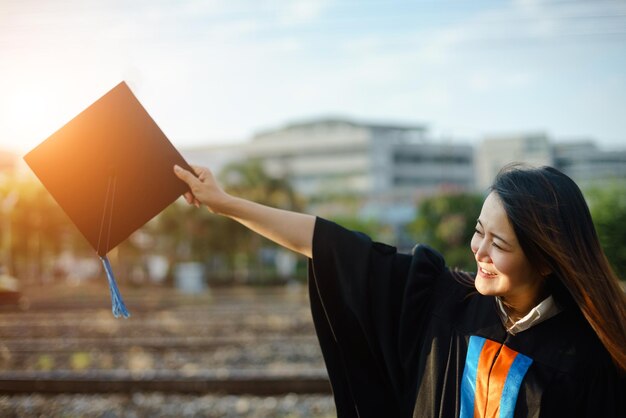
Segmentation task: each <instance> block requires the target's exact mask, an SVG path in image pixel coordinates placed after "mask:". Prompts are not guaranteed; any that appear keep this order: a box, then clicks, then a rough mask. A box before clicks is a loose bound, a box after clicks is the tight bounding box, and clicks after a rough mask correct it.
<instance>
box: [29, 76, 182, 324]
mask: <svg viewBox="0 0 626 418" xmlns="http://www.w3.org/2000/svg"><path fill="white" fill-rule="evenodd" d="M24 159H25V160H26V163H28V165H29V166H30V168H31V169H32V170H33V171H34V172H35V174H36V175H37V177H38V178H39V180H41V182H42V183H43V185H44V186H45V187H46V189H48V191H49V192H50V194H51V195H52V196H53V197H54V199H55V200H56V201H57V203H58V204H59V205H60V206H61V208H63V210H64V211H65V212H66V213H67V215H68V216H69V217H70V219H71V220H72V222H74V224H75V225H76V226H77V227H78V229H79V230H80V232H81V233H82V234H83V235H84V236H85V238H86V239H87V241H89V243H90V244H91V246H92V247H93V248H94V250H95V251H96V252H97V253H98V255H99V256H100V259H101V260H102V264H103V266H104V269H105V271H106V273H107V278H108V280H109V286H110V288H111V297H112V304H113V308H112V310H113V314H114V315H115V316H116V317H118V316H120V315H123V316H124V317H128V316H129V314H128V311H127V310H126V307H125V305H124V302H123V301H122V298H121V296H120V294H119V290H118V289H117V285H116V283H115V278H114V276H113V272H112V270H111V265H110V263H109V260H108V258H107V257H106V254H107V252H109V250H111V249H112V248H114V247H115V246H117V245H118V244H119V243H120V242H122V241H123V240H125V239H126V238H127V237H128V236H129V235H131V234H132V233H133V232H135V231H136V230H137V229H138V228H140V227H141V226H142V225H144V224H145V223H146V222H148V221H149V220H150V219H152V218H153V217H154V216H156V215H157V214H158V213H159V212H161V211H162V210H163V209H165V207H167V206H168V205H170V204H171V203H172V202H173V201H174V200H176V199H177V198H178V197H179V196H180V195H181V194H183V193H184V192H185V191H186V190H187V188H188V187H187V185H186V184H185V183H183V182H182V181H180V180H179V179H178V178H177V177H176V176H175V175H174V173H173V171H172V166H173V165H174V164H178V165H179V166H181V167H185V168H187V169H188V170H190V167H189V165H188V164H187V163H186V162H185V160H184V159H183V157H182V156H181V155H180V154H179V153H178V151H177V150H176V149H175V148H174V146H173V145H172V144H171V143H170V142H169V140H168V139H167V137H166V136H165V134H164V133H163V132H162V131H161V129H159V127H158V126H157V124H156V123H155V122H154V120H153V119H152V118H151V117H150V115H149V114H148V113H147V112H146V110H145V109H144V108H143V106H142V105H141V103H139V101H138V100H137V98H136V97H135V96H134V95H133V93H132V92H131V90H130V89H129V88H128V86H127V85H126V83H124V82H121V83H120V84H118V85H117V86H115V87H114V88H113V89H112V90H111V91H109V92H108V93H106V94H105V95H104V96H102V97H101V98H100V99H98V100H97V101H96V102H95V103H93V104H92V105H91V106H89V107H88V108H87V109H85V110H84V111H82V112H81V113H80V114H79V115H78V116H76V117H75V118H74V119H72V120H71V121H70V122H68V123H67V124H66V125H65V126H63V127H62V128H61V129H59V130H58V131H56V132H55V133H54V134H52V135H51V136H50V137H49V138H47V139H46V140H45V141H44V142H42V143H41V144H40V145H38V146H37V147H35V148H34V149H33V150H32V151H30V152H29V153H28V154H26V156H25V157H24ZM191 171H192V172H193V170H191Z"/></svg>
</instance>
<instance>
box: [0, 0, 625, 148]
mask: <svg viewBox="0 0 626 418" xmlns="http://www.w3.org/2000/svg"><path fill="white" fill-rule="evenodd" d="M121 80H126V81H127V82H128V84H129V85H130V86H131V88H132V89H133V90H134V92H135V94H136V95H137V96H138V98H139V99H140V100H141V102H142V103H143V104H144V106H145V107H146V109H147V110H148V112H149V113H150V114H151V115H152V116H153V118H154V119H155V120H156V122H157V123H158V124H159V126H160V127H161V128H162V129H163V131H164V132H165V133H166V134H167V135H168V137H169V138H170V140H171V141H172V142H173V143H174V144H175V145H176V146H178V147H181V148H183V147H188V146H195V145H201V144H215V143H228V142H234V141H241V140H245V139H247V138H249V137H250V136H251V135H252V134H253V133H254V132H256V131H258V130H263V129H268V128H274V127H280V126H281V125H283V124H285V123H289V122H293V121H298V120H306V119H313V118H316V117H320V116H329V115H330V116H346V117H350V118H354V119H357V120H374V121H384V122H400V123H416V124H425V125H427V126H429V127H430V129H431V130H432V131H433V133H434V134H435V136H437V137H440V136H442V137H453V138H456V139H459V140H467V141H475V140H479V139H480V138H482V137H483V136H485V135H497V134H506V133H520V132H522V133H523V132H533V133H534V132H545V133H547V134H548V135H550V136H551V137H553V138H557V139H572V138H593V139H595V140H597V141H598V142H599V143H601V144H603V145H604V146H606V147H626V117H625V116H626V1H625V0H595V1H585V0H543V1H541V0H519V1H483V0H473V1H469V0H463V1H461V0H456V1H454V0H449V1H444V0H442V1H436V0H430V1H427V0H422V1H420V0H412V1H404V0H403V1H394V0H386V1H385V0H362V1H356V0H344V1H339V0H336V1H333V0H271V1H270V0H246V1H243V0H228V1H224V0H213V1H210V0H195V1H175V0H137V1H123V0H112V1H94V0H65V1H59V0H47V1H36V0H0V148H9V149H12V150H15V151H17V152H19V153H24V152H26V151H28V150H29V149H31V148H32V147H34V146H35V145H36V144H38V143H39V142H41V141H42V140H43V139H45V138H46V137H47V136H49V135H50V134H52V133H53V132H54V131H55V130H57V129H58V128H60V127H61V126H62V125H63V124H65V123H66V122H68V121H69V120H70V119H71V118H72V117H73V116H75V115H76V114H78V113H79V112H80V111H81V110H82V109H84V108H85V107H86V106H88V105H89V104H90V103H92V102H93V101H94V100H95V99H97V98H98V97H100V96H101V95H102V94H104V93H106V91H108V90H109V89H110V88H112V87H113V86H114V85H116V84H117V83H118V82H120V81H121Z"/></svg>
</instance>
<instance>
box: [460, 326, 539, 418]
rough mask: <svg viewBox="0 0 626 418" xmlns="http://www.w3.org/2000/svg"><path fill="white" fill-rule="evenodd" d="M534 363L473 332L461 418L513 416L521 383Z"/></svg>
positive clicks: (464, 377)
mask: <svg viewBox="0 0 626 418" xmlns="http://www.w3.org/2000/svg"><path fill="white" fill-rule="evenodd" d="M532 362H533V360H532V359H531V358H529V357H527V356H525V355H523V354H520V353H518V352H517V351H514V350H512V349H510V348H509V347H507V346H505V345H503V344H501V343H498V342H496V341H491V340H488V339H486V338H483V337H477V336H475V335H472V336H471V337H470V339H469V345H468V348H467V356H466V358H465V370H464V371H463V379H462V381H461V413H460V415H459V416H460V418H472V417H473V418H486V417H489V418H491V417H501V418H513V413H514V411H515V402H516V401H517V395H518V393H519V389H520V386H521V384H522V381H523V380H524V376H525V375H526V372H527V371H528V368H529V367H530V365H531V364H532Z"/></svg>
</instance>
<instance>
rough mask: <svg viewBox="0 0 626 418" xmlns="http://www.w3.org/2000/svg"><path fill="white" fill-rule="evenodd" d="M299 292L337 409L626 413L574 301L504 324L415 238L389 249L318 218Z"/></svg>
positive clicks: (618, 378) (355, 412)
mask: <svg viewBox="0 0 626 418" xmlns="http://www.w3.org/2000/svg"><path fill="white" fill-rule="evenodd" d="M309 294H310V301H311V310H312V315H313V320H314V323H315V329H316V332H317V335H318V338H319V341H320V345H321V348H322V353H323V355H324V360H325V363H326V367H327V370H328V374H329V377H330V381H331V385H332V388H333V395H334V398H335V404H336V407H337V415H338V416H339V417H342V418H348V417H360V418H366V417H376V418H381V417H411V416H414V417H458V416H461V417H463V418H465V417H472V416H500V417H604V418H610V417H622V418H623V417H626V406H625V398H626V382H625V379H624V378H623V377H622V375H620V374H619V373H618V370H617V368H616V367H615V366H614V364H613V363H612V362H611V359H610V356H609V355H608V352H607V351H606V350H605V349H604V347H603V346H602V344H601V343H600V342H599V340H598V338H597V337H596V335H595V333H594V332H593V331H592V330H591V328H590V327H589V325H588V323H587V322H586V320H585V319H584V317H583V316H582V315H581V314H580V311H579V310H578V309H577V308H576V307H575V306H574V307H572V306H570V307H567V308H565V309H564V310H563V311H562V312H560V313H559V314H557V315H556V316H554V317H552V318H550V319H548V320H546V321H544V322H542V323H540V324H537V325H535V326H534V327H532V328H530V329H528V330H526V331H523V332H520V333H518V334H516V335H509V334H508V333H507V332H506V330H505V329H504V327H503V325H502V322H501V320H500V318H499V316H498V313H497V310H496V309H497V307H496V304H495V298H494V297H488V296H482V295H480V294H478V293H477V292H476V291H475V289H473V288H472V287H469V286H467V285H463V284H461V282H460V281H458V280H456V279H455V277H454V276H453V275H452V274H451V272H450V271H449V270H448V269H447V268H446V267H445V263H444V260H443V258H442V256H441V255H440V254H439V253H437V252H436V251H434V250H433V249H431V248H429V247H427V246H424V245H418V246H417V247H416V248H415V249H414V251H413V254H412V255H405V254H398V253H397V252H396V249H395V248H394V247H391V246H388V245H385V244H381V243H376V242H372V241H371V240H370V238H369V237H367V236H366V235H363V234H361V233H358V232H352V231H349V230H346V229H344V228H342V227H340V226H339V225H336V224H334V223H332V222H329V221H327V220H324V219H322V218H318V219H317V221H316V225H315V232H314V238H313V258H312V260H310V262H309ZM474 411H476V415H474Z"/></svg>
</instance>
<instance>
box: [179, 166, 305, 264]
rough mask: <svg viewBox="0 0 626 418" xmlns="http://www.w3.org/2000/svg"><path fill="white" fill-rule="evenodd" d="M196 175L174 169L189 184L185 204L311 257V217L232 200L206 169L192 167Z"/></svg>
mask: <svg viewBox="0 0 626 418" xmlns="http://www.w3.org/2000/svg"><path fill="white" fill-rule="evenodd" d="M192 168H193V169H194V171H195V173H196V175H195V176H194V175H193V174H192V173H190V172H189V171H187V170H185V169H183V168H181V167H179V166H174V173H176V175H177V176H178V178H180V179H181V180H182V181H184V182H185V183H187V185H189V190H190V191H189V192H187V193H185V195H184V196H185V199H186V200H187V203H189V204H193V205H196V206H197V207H199V206H200V205H206V207H207V208H208V209H209V211H211V212H213V213H216V214H219V215H223V216H227V217H229V218H231V219H233V220H235V221H237V222H239V223H241V224H242V225H244V226H246V227H247V228H249V229H251V230H252V231H254V232H256V233H258V234H260V235H262V236H264V237H265V238H268V239H270V240H272V241H274V242H276V243H277V244H279V245H281V246H283V247H285V248H287V249H290V250H292V251H295V252H297V253H300V254H302V255H305V256H306V257H308V258H311V257H312V256H313V254H312V253H313V251H312V243H313V229H314V227H315V217H314V216H312V215H306V214H303V213H298V212H291V211H288V210H283V209H276V208H272V207H269V206H264V205H261V204H259V203H256V202H252V201H249V200H245V199H242V198H239V197H234V196H231V195H229V194H228V193H226V192H224V190H222V188H221V187H220V186H219V185H218V184H217V182H216V181H215V178H214V177H213V174H212V173H211V171H210V170H209V169H208V168H205V167H196V166H192Z"/></svg>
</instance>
